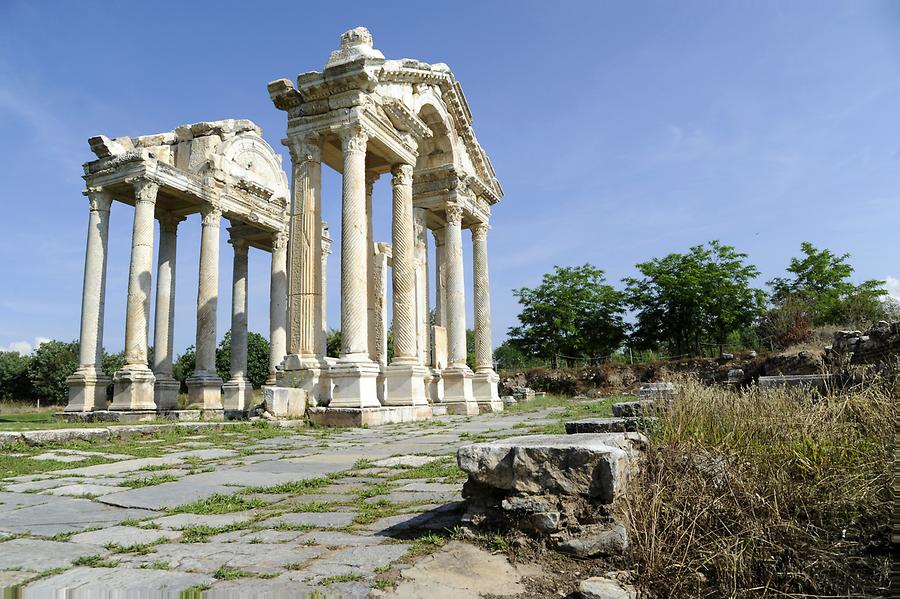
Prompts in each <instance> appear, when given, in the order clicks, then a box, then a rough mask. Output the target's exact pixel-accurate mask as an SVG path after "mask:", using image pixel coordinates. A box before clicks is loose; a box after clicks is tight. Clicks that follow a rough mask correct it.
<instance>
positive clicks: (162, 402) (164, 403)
mask: <svg viewBox="0 0 900 599" xmlns="http://www.w3.org/2000/svg"><path fill="white" fill-rule="evenodd" d="M153 376H155V377H156V384H155V385H154V386H153V400H154V401H155V402H156V409H157V410H160V411H168V410H177V409H178V392H179V391H181V383H179V382H178V381H176V380H175V379H173V378H172V376H171V375H168V374H165V373H154V374H153Z"/></svg>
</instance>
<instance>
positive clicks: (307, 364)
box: [277, 354, 331, 406]
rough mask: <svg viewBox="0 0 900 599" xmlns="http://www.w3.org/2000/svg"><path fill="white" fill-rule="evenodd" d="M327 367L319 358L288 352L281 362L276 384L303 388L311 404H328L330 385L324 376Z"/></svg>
mask: <svg viewBox="0 0 900 599" xmlns="http://www.w3.org/2000/svg"><path fill="white" fill-rule="evenodd" d="M327 368H328V364H327V363H326V362H325V361H324V360H320V359H319V358H316V357H304V356H301V355H299V354H289V355H287V356H285V357H284V362H282V370H281V371H280V372H279V373H278V382H277V386H279V387H291V388H296V389H303V390H304V391H306V393H307V400H306V401H307V403H308V404H309V405H311V406H317V405H328V402H329V400H330V399H331V387H330V385H329V383H328V380H327V377H325V376H324V374H325V372H324V371H325V370H326V369H327Z"/></svg>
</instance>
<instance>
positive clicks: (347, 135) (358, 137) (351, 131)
mask: <svg viewBox="0 0 900 599" xmlns="http://www.w3.org/2000/svg"><path fill="white" fill-rule="evenodd" d="M339 135H340V136H341V146H342V148H343V150H344V153H345V154H346V153H348V152H365V151H366V142H367V141H368V140H369V134H368V133H367V132H366V130H365V129H363V128H362V127H361V126H360V125H358V124H357V125H350V126H349V127H344V128H343V129H341V130H340V133H339Z"/></svg>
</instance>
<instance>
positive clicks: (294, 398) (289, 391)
mask: <svg viewBox="0 0 900 599" xmlns="http://www.w3.org/2000/svg"><path fill="white" fill-rule="evenodd" d="M263 398H264V399H265V401H266V412H268V413H270V414H272V415H273V416H275V417H276V418H302V417H303V415H304V414H305V413H306V400H307V393H306V390H304V389H295V388H293V387H274V386H264V387H263Z"/></svg>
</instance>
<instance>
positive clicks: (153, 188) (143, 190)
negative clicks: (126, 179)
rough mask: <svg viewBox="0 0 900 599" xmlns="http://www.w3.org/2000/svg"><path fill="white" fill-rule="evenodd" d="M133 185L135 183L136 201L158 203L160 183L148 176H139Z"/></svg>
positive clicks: (133, 182) (133, 183)
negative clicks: (157, 195)
mask: <svg viewBox="0 0 900 599" xmlns="http://www.w3.org/2000/svg"><path fill="white" fill-rule="evenodd" d="M132 185H134V199H135V201H138V202H150V203H151V204H155V203H156V192H158V191H159V183H157V182H156V181H154V180H153V179H148V178H147V177H137V178H135V179H134V180H133V181H132Z"/></svg>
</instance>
